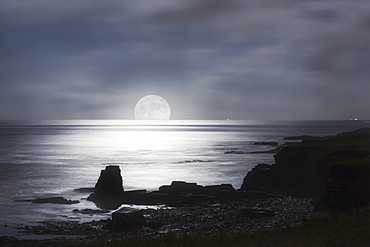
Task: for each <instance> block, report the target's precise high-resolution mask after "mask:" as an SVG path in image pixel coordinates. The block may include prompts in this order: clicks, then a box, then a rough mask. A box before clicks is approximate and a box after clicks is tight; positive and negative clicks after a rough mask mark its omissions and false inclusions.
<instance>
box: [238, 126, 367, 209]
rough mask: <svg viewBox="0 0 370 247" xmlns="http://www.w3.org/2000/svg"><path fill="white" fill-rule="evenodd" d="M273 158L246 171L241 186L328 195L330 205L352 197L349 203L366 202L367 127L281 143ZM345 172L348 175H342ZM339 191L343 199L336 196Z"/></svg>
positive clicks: (244, 188)
mask: <svg viewBox="0 0 370 247" xmlns="http://www.w3.org/2000/svg"><path fill="white" fill-rule="evenodd" d="M274 158H275V162H276V164H273V165H266V164H259V165H257V166H256V167H255V168H254V169H253V170H252V171H250V172H249V173H248V174H247V176H246V177H245V178H244V182H243V185H242V187H241V190H246V191H255V190H257V191H268V192H283V193H288V194H295V195H297V194H301V195H310V196H317V197H320V196H321V197H322V196H326V195H328V196H327V200H328V203H329V206H330V207H332V208H341V206H339V205H336V203H340V201H356V202H353V203H352V205H357V204H359V205H360V204H361V205H365V204H366V203H368V202H369V199H368V197H369V191H370V190H369V183H368V182H367V181H369V180H370V176H369V174H370V172H369V170H370V128H364V129H359V130H356V131H352V132H345V133H341V134H338V135H336V136H330V137H327V138H322V137H320V138H316V139H315V138H310V139H307V138H306V139H305V140H302V141H301V142H300V143H297V144H295V145H288V146H286V147H283V148H282V150H281V151H280V152H279V153H278V154H276V155H275V156H274ZM348 172H350V173H351V174H352V175H351V176H345V175H344V174H347V173H348ZM329 177H330V178H329ZM328 193H329V194H328ZM334 194H335V195H334ZM342 194H343V195H344V194H345V195H347V199H345V200H341V199H340V200H339V198H341V196H340V195H342ZM342 197H343V198H344V196H342ZM360 201H361V202H360ZM342 203H343V202H342Z"/></svg>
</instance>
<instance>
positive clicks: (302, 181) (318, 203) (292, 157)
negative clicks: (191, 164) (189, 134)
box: [0, 128, 370, 246]
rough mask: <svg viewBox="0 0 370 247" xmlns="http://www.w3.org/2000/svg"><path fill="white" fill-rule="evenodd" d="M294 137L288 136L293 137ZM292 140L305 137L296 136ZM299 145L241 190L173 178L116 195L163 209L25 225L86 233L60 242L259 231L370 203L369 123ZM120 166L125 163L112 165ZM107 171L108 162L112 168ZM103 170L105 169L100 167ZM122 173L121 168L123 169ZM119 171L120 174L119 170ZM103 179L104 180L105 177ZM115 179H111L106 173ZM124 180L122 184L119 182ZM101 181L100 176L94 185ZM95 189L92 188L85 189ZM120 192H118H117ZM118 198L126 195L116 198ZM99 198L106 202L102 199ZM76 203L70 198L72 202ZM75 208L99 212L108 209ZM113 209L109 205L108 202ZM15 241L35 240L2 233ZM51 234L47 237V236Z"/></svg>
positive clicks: (48, 231)
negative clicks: (151, 187)
mask: <svg viewBox="0 0 370 247" xmlns="http://www.w3.org/2000/svg"><path fill="white" fill-rule="evenodd" d="M287 139H289V138H287ZM293 139H299V137H294V138H293ZM301 139H302V141H301V142H299V143H296V144H293V145H287V146H284V147H282V149H281V151H279V152H278V154H277V155H275V161H276V164H273V165H267V164H259V165H256V167H255V168H254V169H253V170H252V171H250V172H249V173H248V174H247V176H246V177H245V179H244V183H243V185H242V187H241V188H240V189H237V190H235V189H234V188H233V187H232V186H231V185H214V186H201V185H198V184H195V183H186V182H181V181H174V182H173V183H172V184H171V185H164V186H161V187H160V188H159V189H158V191H153V192H147V191H145V190H140V191H123V188H122V191H121V190H120V189H119V188H118V190H119V193H115V194H111V195H110V196H111V197H112V198H115V199H116V203H117V201H118V204H119V205H118V206H115V207H116V208H118V207H119V206H120V205H121V204H138V205H163V207H161V208H159V209H144V210H127V209H122V210H118V211H116V212H115V213H113V214H112V219H108V220H101V221H95V222H89V223H77V222H72V221H65V222H43V223H42V224H41V225H39V226H24V227H23V230H24V231H25V232H26V233H29V234H34V235H39V234H41V235H43V234H45V235H65V236H72V235H74V236H75V235H77V236H81V238H79V239H78V240H76V239H69V240H55V243H63V241H66V242H68V241H71V243H78V241H81V243H88V242H89V239H87V238H86V237H89V238H91V237H93V236H94V237H96V236H101V235H107V234H108V235H111V234H120V235H121V236H122V237H129V236H137V235H147V236H157V235H161V234H166V233H169V232H175V233H177V234H197V233H199V232H203V233H210V234H213V233H217V232H230V233H235V232H244V231H247V232H256V231H258V230H261V229H265V228H274V227H277V226H281V225H296V224H300V223H301V222H302V220H304V219H306V218H308V217H310V215H311V214H312V212H313V210H314V207H315V208H316V210H324V211H322V212H328V210H331V211H336V210H341V211H346V212H348V211H354V210H358V209H361V208H363V207H367V206H368V205H369V200H370V198H369V196H370V189H369V188H370V185H369V180H370V179H369V174H370V173H369V170H370V167H369V164H370V162H369V157H370V151H369V148H368V145H369V140H370V129H368V128H367V129H360V130H357V131H352V132H347V133H342V134H338V135H336V136H330V137H320V138H316V137H307V136H303V137H302V138H301ZM112 169H113V170H115V173H117V172H120V171H119V168H118V169H116V168H108V170H112ZM106 170H107V169H106ZM102 174H103V172H102ZM119 175H120V174H119ZM112 176H113V177H116V178H117V177H119V176H117V174H113V175H112ZM99 180H100V181H101V179H100V178H99ZM108 180H109V179H108ZM121 185H122V183H121ZM117 186H118V187H119V186H120V183H117V182H115V183H113V185H110V186H105V188H104V189H103V190H102V191H100V192H99V193H100V194H101V195H103V197H101V198H100V199H98V200H97V199H96V198H95V199H94V197H93V198H92V199H91V200H93V201H94V202H95V203H96V204H97V205H98V206H99V205H101V202H104V201H106V200H107V198H106V196H107V193H108V192H109V191H114V190H115V189H114V187H117ZM97 187H99V185H98V183H97V185H96V187H95V190H94V193H96V188H97ZM84 189H85V190H86V191H92V189H91V188H84ZM118 194H119V195H118ZM117 197H119V198H120V199H118V200H117ZM47 199H48V198H44V200H43V199H42V198H38V199H35V200H34V201H33V202H37V201H38V202H40V201H41V202H42V203H63V202H64V203H71V201H70V200H68V199H66V198H57V199H55V198H49V199H50V200H56V201H48V200H47ZM99 200H100V202H99ZM71 204H72V203H71ZM105 208H106V207H104V206H102V207H101V210H102V211H93V210H89V209H86V210H85V211H83V210H82V211H76V213H90V214H98V213H100V212H106V211H104V210H105ZM108 208H111V207H110V206H109V207H108ZM1 241H3V242H4V243H8V244H9V246H12V244H13V246H16V245H14V244H19V245H20V246H22V244H23V245H25V243H26V242H27V241H28V242H27V243H30V244H35V246H36V245H37V246H39V245H38V244H42V243H50V241H52V240H40V241H36V240H34V242H32V241H30V240H27V241H26V242H25V240H16V239H13V238H10V237H2V239H1V240H0V243H1ZM48 241H49V242H48Z"/></svg>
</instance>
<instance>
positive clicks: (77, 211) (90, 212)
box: [73, 208, 109, 215]
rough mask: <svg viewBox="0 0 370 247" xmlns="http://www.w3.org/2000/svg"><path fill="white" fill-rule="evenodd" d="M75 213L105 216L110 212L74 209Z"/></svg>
mask: <svg viewBox="0 0 370 247" xmlns="http://www.w3.org/2000/svg"><path fill="white" fill-rule="evenodd" d="M73 212H74V213H81V214H90V215H94V214H105V213H109V210H104V209H90V208H85V209H81V210H80V209H73Z"/></svg>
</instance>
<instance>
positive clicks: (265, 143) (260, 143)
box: [252, 142, 279, 146]
mask: <svg viewBox="0 0 370 247" xmlns="http://www.w3.org/2000/svg"><path fill="white" fill-rule="evenodd" d="M252 145H259V146H278V145H279V143H277V142H254V143H252Z"/></svg>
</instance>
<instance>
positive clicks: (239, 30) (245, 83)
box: [0, 0, 370, 120]
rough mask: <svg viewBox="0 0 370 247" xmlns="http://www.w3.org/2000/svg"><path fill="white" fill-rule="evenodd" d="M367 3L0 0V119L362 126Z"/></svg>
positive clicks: (366, 114) (369, 66)
mask: <svg viewBox="0 0 370 247" xmlns="http://www.w3.org/2000/svg"><path fill="white" fill-rule="evenodd" d="M369 93H370V2H369V1H368V0H347V1H344V0H317V1H311V0H305V1H302V0H177V1H172V0H156V1H148V0H106V1H98V0H73V1H66V0H63V1H59V0H48V1H46V0H32V1H29V0H16V1H9V0H0V119H1V120H7V119H16V120H21V119H22V120H28V119H32V120H33V119H134V108H135V104H136V102H137V101H138V100H139V99H140V98H141V97H143V96H145V95H148V94H157V95H160V96H162V97H163V98H165V99H166V100H167V101H168V103H169V104H170V106H171V111H172V115H171V118H172V119H246V120H339V119H349V118H359V119H370V97H369Z"/></svg>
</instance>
